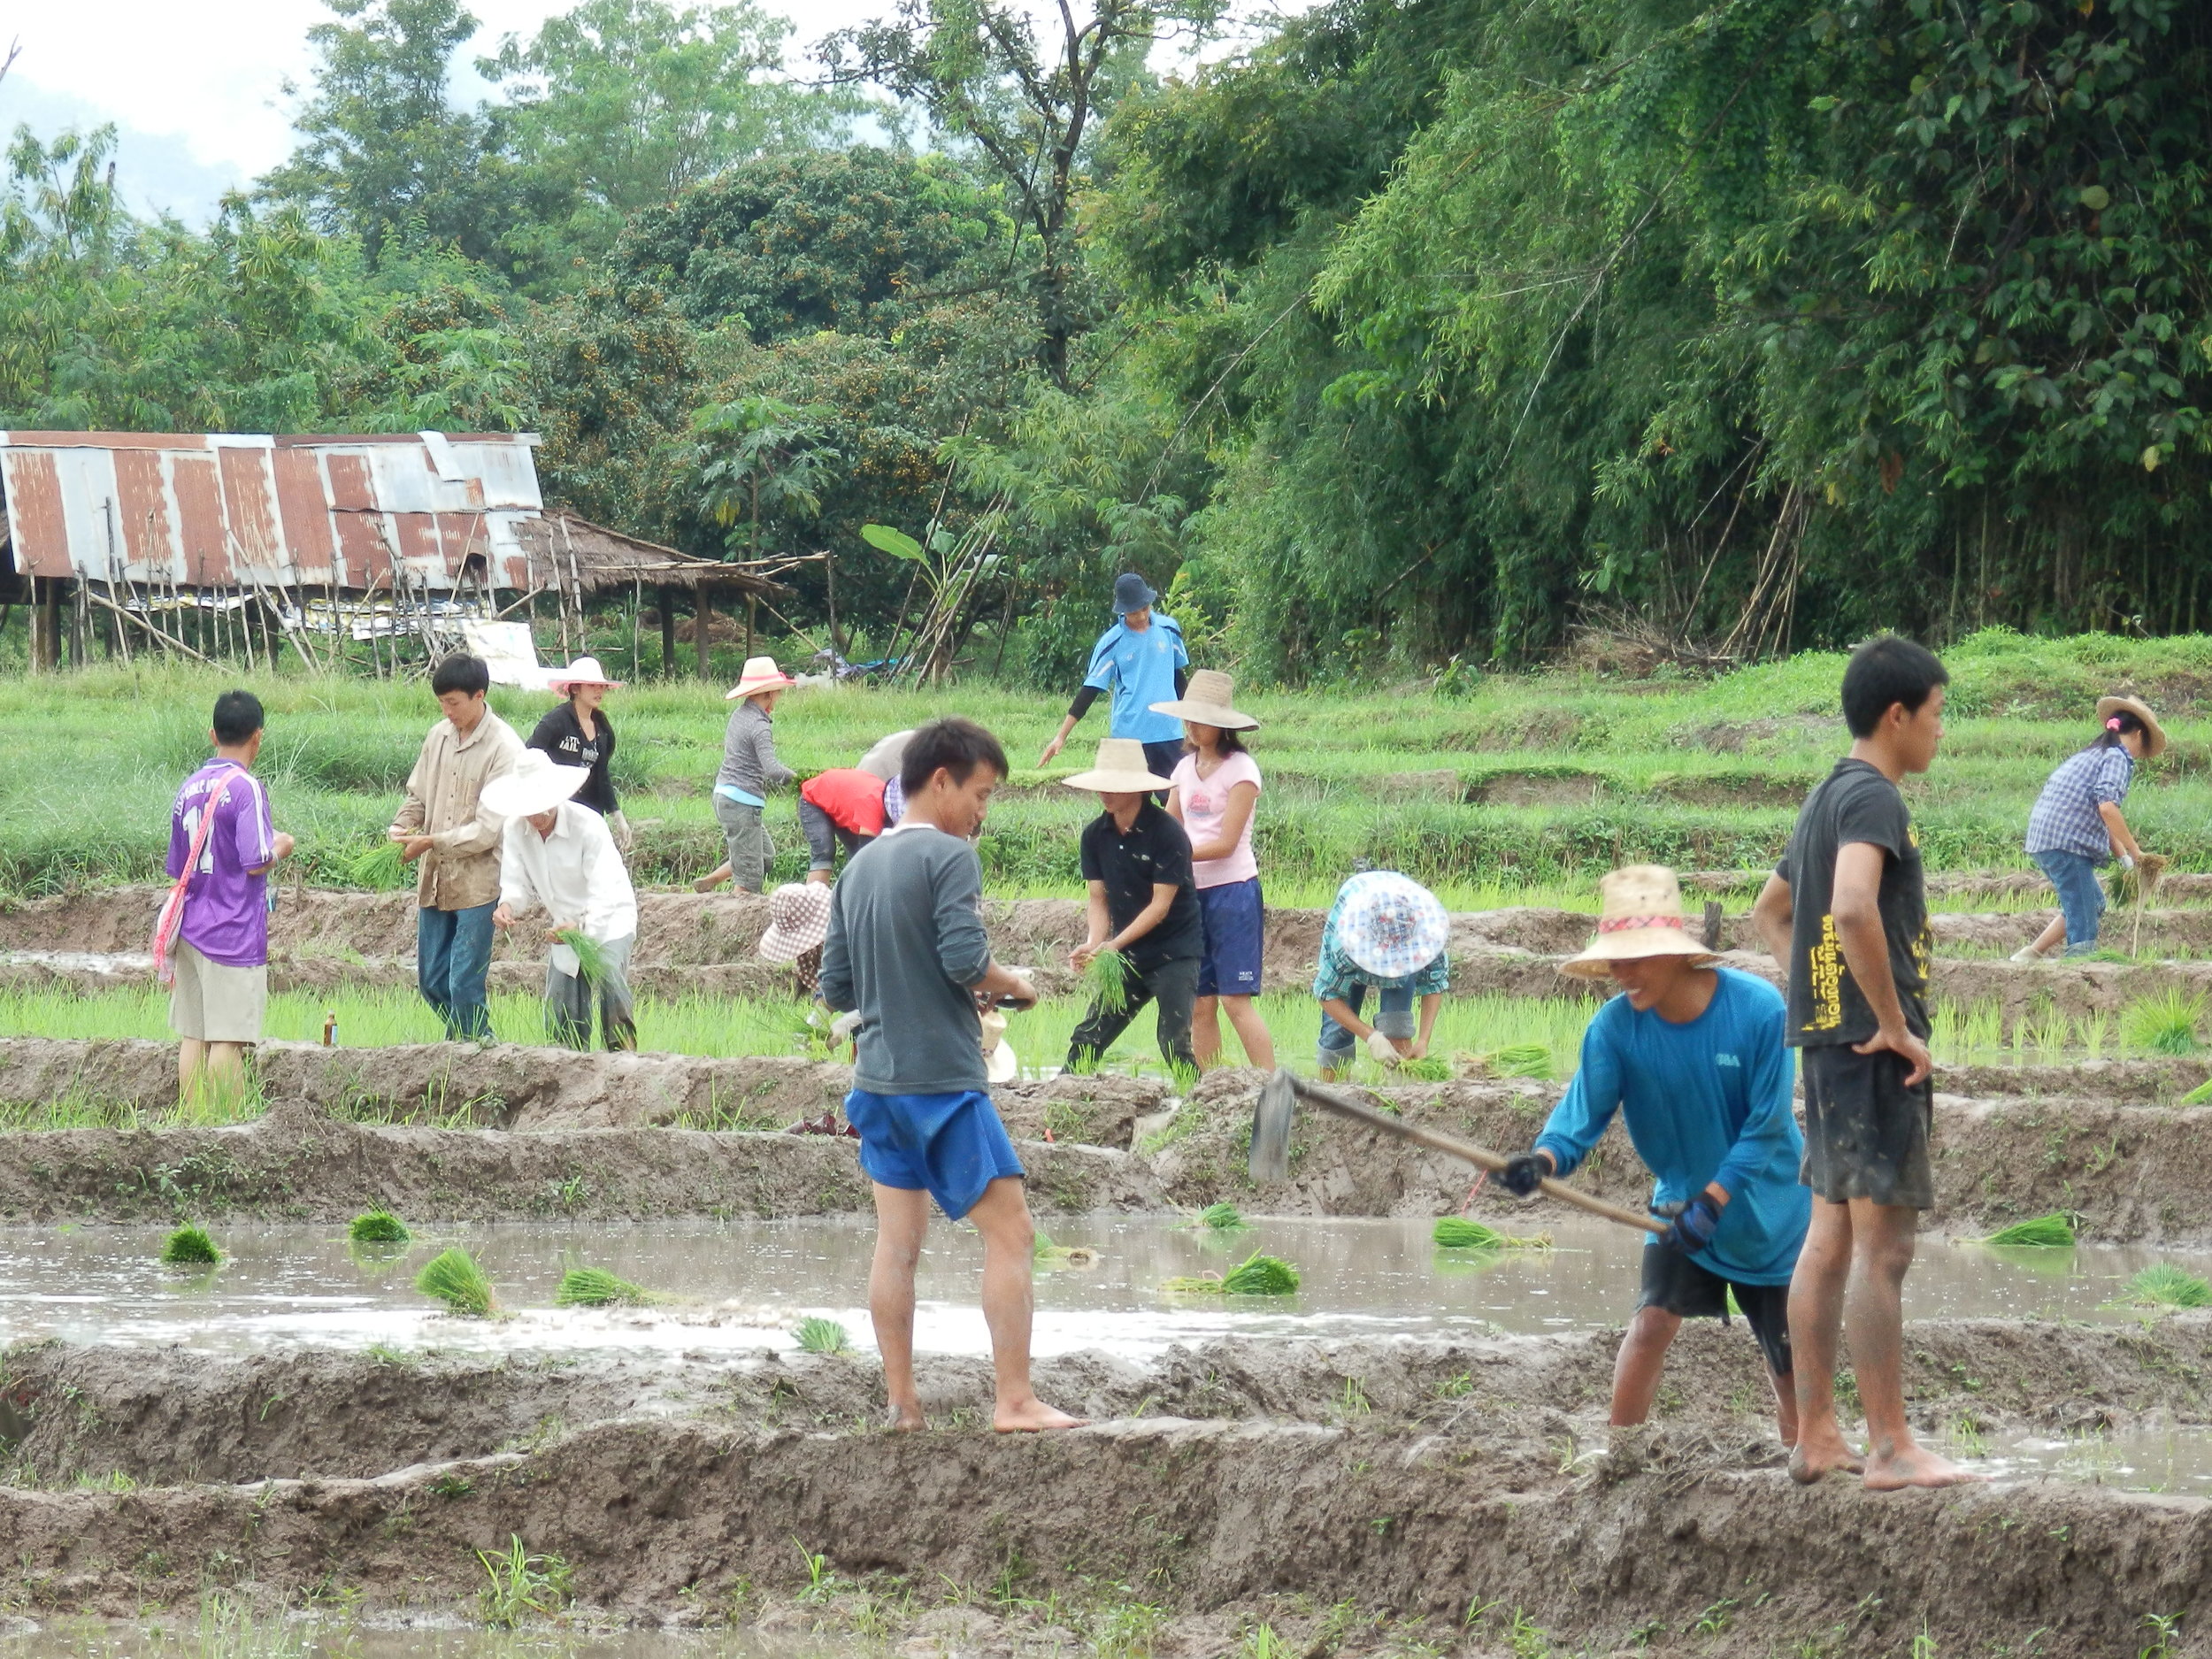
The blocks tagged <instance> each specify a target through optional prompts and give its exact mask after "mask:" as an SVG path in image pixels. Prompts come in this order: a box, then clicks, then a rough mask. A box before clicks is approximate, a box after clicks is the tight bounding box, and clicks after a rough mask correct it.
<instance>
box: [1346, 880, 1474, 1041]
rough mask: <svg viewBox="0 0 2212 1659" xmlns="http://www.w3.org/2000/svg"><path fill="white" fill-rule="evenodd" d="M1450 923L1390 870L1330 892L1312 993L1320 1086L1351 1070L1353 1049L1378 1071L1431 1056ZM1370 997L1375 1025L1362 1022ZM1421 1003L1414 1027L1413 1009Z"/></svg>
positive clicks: (1416, 887) (1423, 892) (1446, 971)
mask: <svg viewBox="0 0 2212 1659" xmlns="http://www.w3.org/2000/svg"><path fill="white" fill-rule="evenodd" d="M1450 933H1451V918H1449V917H1448V916H1447V915H1446V914H1445V912H1444V906H1443V903H1442V902H1441V901H1440V900H1439V899H1438V898H1437V896H1436V895H1434V894H1433V893H1431V892H1430V891H1429V890H1428V889H1427V888H1426V887H1423V886H1422V885H1421V884H1420V883H1419V882H1417V881H1416V880H1414V879H1412V878H1411V877H1410V876H1402V875H1400V874H1399V873H1398V872H1396V871H1394V870H1363V871H1362V872H1360V873H1359V874H1357V875H1356V876H1354V877H1352V878H1351V879H1349V880H1348V881H1347V882H1345V884H1344V885H1343V886H1342V887H1339V888H1338V889H1337V891H1336V902H1335V903H1333V904H1332V905H1331V906H1330V907H1329V918H1328V920H1327V921H1326V922H1325V923H1323V924H1322V927H1321V961H1320V963H1319V964H1318V965H1317V967H1316V968H1315V969H1314V974H1313V995H1314V998H1315V1000H1316V1001H1317V1002H1319V1003H1320V1004H1321V1042H1320V1047H1319V1048H1318V1049H1317V1052H1316V1055H1315V1061H1316V1064H1317V1065H1318V1066H1319V1068H1320V1071H1321V1076H1322V1078H1323V1079H1324V1080H1325V1081H1333V1079H1337V1078H1340V1077H1342V1076H1343V1075H1344V1074H1345V1073H1346V1072H1347V1071H1350V1070H1351V1069H1352V1062H1353V1061H1354V1060H1355V1059H1356V1057H1357V1055H1358V1049H1359V1046H1360V1045H1361V1044H1363V1043H1364V1044H1365V1045H1366V1048H1367V1052H1368V1054H1369V1055H1370V1056H1371V1057H1372V1058H1373V1059H1374V1061H1375V1063H1376V1064H1378V1065H1382V1066H1394V1065H1396V1064H1398V1062H1399V1061H1401V1060H1418V1059H1420V1058H1422V1057H1423V1056H1425V1055H1426V1054H1427V1053H1428V1051H1429V1038H1430V1036H1431V1035H1432V1033H1434V1032H1435V1030H1436V1011H1437V1010H1438V1008H1440V1006H1441V1005H1442V1003H1443V1001H1444V993H1445V992H1446V991H1448V990H1449V989H1450V988H1451V974H1452V964H1451V958H1450V957H1449V956H1446V955H1445V952H1444V944H1445V941H1446V940H1447V939H1448V937H1449V936H1450ZM1370 991H1372V992H1374V993H1375V1004H1376V1006H1375V1023H1374V1024H1373V1025H1369V1024H1368V1023H1367V1021H1366V1020H1365V1019H1363V1018H1361V1014H1360V1010H1362V1009H1363V1008H1364V1007H1365V1006H1366V1003H1367V994H1368V992H1370ZM1416 999H1418V1001H1419V1002H1420V1004H1421V1020H1420V1026H1419V1029H1418V1030H1416V1028H1415V1025H1414V1018H1413V1005H1414V1002H1415V1001H1416Z"/></svg>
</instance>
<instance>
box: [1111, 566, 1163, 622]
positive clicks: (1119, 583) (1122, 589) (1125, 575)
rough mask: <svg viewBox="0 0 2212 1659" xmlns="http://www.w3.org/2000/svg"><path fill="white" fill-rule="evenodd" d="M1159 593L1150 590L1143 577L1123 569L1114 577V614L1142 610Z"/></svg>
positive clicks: (1119, 614)
mask: <svg viewBox="0 0 2212 1659" xmlns="http://www.w3.org/2000/svg"><path fill="white" fill-rule="evenodd" d="M1159 596H1160V595H1157V594H1156V593H1154V592H1153V591H1152V588H1151V586H1150V584H1148V582H1147V581H1146V580H1144V578H1143V577H1141V576H1140V575H1138V574H1137V572H1134V571H1124V572H1122V573H1121V574H1120V575H1118V576H1117V577H1115V578H1114V614H1115V615H1116V616H1118V617H1125V616H1127V615H1128V614H1129V613H1130V612H1131V611H1142V610H1144V609H1145V608H1146V607H1147V606H1148V605H1149V604H1151V603H1152V602H1153V601H1154V600H1156V599H1157V598H1158V597H1159Z"/></svg>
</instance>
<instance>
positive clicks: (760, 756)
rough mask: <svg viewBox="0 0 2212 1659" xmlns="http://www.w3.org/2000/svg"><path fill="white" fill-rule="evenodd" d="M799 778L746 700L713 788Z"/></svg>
mask: <svg viewBox="0 0 2212 1659" xmlns="http://www.w3.org/2000/svg"><path fill="white" fill-rule="evenodd" d="M798 775H799V774H798V773H797V772H794V771H792V770H791V768H790V767H788V766H787V765H785V764H783V762H781V761H780V760H778V759H777V758H776V727H775V723H774V722H773V721H772V720H771V719H770V718H768V711H767V710H765V709H764V708H762V707H761V706H760V704H758V703H755V702H754V701H753V700H752V699H751V698H750V697H748V698H746V699H745V701H744V702H742V703H739V704H738V705H737V708H736V710H735V711H734V712H733V713H732V714H731V716H730V724H729V727H728V729H727V730H726V731H725V732H724V733H722V770H721V771H719V772H716V773H715V774H714V781H715V785H716V787H720V786H721V785H723V784H728V785H729V786H730V787H732V788H733V789H742V790H743V791H744V792H745V793H746V794H747V795H766V794H767V793H768V792H769V791H770V790H771V789H773V788H774V787H777V786H778V785H779V784H786V783H789V782H790V781H791V780H793V779H794V778H795V777H797V776H798ZM978 1041H980V1039H978Z"/></svg>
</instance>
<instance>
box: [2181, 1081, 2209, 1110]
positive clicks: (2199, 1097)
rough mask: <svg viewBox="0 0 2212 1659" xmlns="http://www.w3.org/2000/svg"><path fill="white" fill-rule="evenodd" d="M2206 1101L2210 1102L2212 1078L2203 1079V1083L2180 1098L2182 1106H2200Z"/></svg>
mask: <svg viewBox="0 0 2212 1659" xmlns="http://www.w3.org/2000/svg"><path fill="white" fill-rule="evenodd" d="M2207 1101H2212V1077H2208V1078H2207V1079H2204V1081H2203V1082H2201V1083H2200V1084H2198V1085H2197V1086H2196V1087H2194V1088H2193V1089H2191V1090H2190V1091H2189V1092H2188V1093H2187V1094H2184V1095H2183V1096H2182V1097H2181V1103H2182V1104H2183V1105H2184V1106H2201V1105H2203V1104H2204V1103H2205V1102H2207Z"/></svg>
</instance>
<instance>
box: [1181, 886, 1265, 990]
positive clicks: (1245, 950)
mask: <svg viewBox="0 0 2212 1659" xmlns="http://www.w3.org/2000/svg"><path fill="white" fill-rule="evenodd" d="M1198 912H1199V915H1200V916H1201V917H1202V918H1204V921H1205V924H1206V955H1205V958H1204V960H1203V961H1202V962H1201V963H1200V964H1198V995H1201V996H1257V995H1259V994H1260V956H1261V954H1262V952H1263V950H1264V949H1265V948H1266V944H1267V938H1266V933H1267V926H1266V924H1267V910H1266V907H1265V906H1264V905H1263V904H1262V903H1261V902H1260V879H1259V878H1258V877H1257V876H1248V877H1247V878H1246V879H1244V880H1242V881H1225V882H1223V883H1222V884H1221V885H1220V886H1219V887H1201V888H1199V889H1198Z"/></svg>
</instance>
